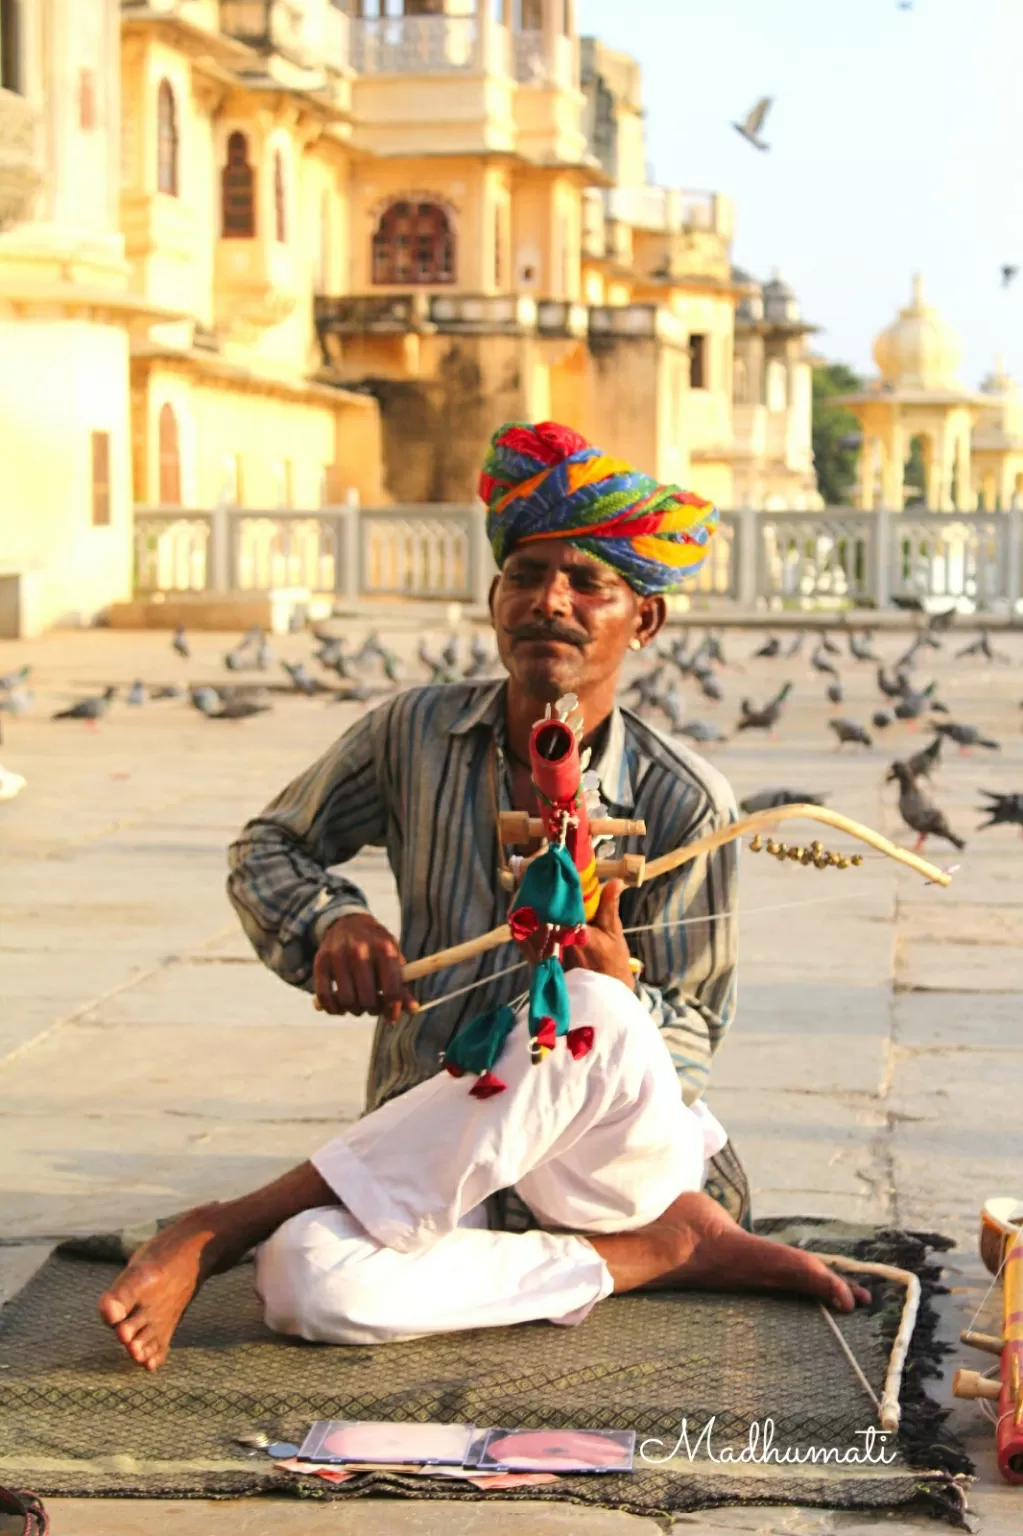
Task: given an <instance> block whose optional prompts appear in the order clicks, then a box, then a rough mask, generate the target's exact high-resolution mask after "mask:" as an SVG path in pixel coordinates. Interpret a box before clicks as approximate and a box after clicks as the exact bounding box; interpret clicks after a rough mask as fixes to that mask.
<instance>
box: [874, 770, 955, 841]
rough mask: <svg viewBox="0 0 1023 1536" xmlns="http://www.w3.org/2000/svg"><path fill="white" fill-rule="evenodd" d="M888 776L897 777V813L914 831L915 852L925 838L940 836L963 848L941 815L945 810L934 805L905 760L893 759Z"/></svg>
mask: <svg viewBox="0 0 1023 1536" xmlns="http://www.w3.org/2000/svg"><path fill="white" fill-rule="evenodd" d="M888 779H889V781H891V780H895V779H897V780H898V784H899V814H900V816H901V817H902V819H903V821H904V822H905V823H906V826H907V827H909V828H910V830H911V831H913V832H915V833H916V834H917V839H916V846H915V848H914V852H915V853H919V852H920V850H921V848H922V847H923V845H924V843H925V842H926V840H927V838H929V837H943V838H944V839H945V841H946V842H949V843H951V844H952V845H953V847H955V848H965V847H966V844H965V842H964V841H963V839H962V838H961V837H956V835H955V833H954V832H953V831H952V828H951V827H950V826H949V824H948V822H947V821H946V819H945V813H944V811H942V810H939V808H938V807H937V806H936V805H935V803H934V801H933V800H932V799H931V797H930V795H928V793H927V791H926V790H925V789H922V788H921V787H920V784H919V781H918V780H917V778H916V776H915V774H914V773H913V772H912V770H911V768H910V766H909V764H908V763H893V764H892V766H891V769H890V771H889V773H888Z"/></svg>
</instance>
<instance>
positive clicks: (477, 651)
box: [465, 633, 490, 681]
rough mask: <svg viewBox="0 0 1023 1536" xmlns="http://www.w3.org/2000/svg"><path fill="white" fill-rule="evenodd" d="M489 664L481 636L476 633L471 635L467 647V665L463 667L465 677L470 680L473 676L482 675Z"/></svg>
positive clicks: (488, 656) (488, 655)
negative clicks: (469, 643)
mask: <svg viewBox="0 0 1023 1536" xmlns="http://www.w3.org/2000/svg"><path fill="white" fill-rule="evenodd" d="M489 666H490V654H489V652H488V651H487V647H486V643H485V641H484V639H483V636H482V635H481V634H479V633H476V634H474V635H473V637H472V644H471V645H470V647H469V665H468V666H467V667H466V669H465V677H466V678H467V679H469V680H470V681H471V680H472V679H473V678H477V677H482V676H483V674H484V672H486V670H487V668H488V667H489Z"/></svg>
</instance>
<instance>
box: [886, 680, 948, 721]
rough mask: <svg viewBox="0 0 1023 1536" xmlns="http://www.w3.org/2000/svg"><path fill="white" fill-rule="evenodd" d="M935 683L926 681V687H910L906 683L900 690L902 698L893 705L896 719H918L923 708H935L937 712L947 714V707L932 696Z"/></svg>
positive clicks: (935, 686)
mask: <svg viewBox="0 0 1023 1536" xmlns="http://www.w3.org/2000/svg"><path fill="white" fill-rule="evenodd" d="M937 686H938V685H937V683H933V682H932V683H928V684H927V687H926V688H911V687H910V686H909V684H908V683H907V684H906V686H905V687H904V689H903V691H902V698H901V699H900V700H899V702H898V703H897V704H896V706H895V718H896V720H919V718H920V716H921V715H922V714H923V712H924V710H925V709H932V710H937V711H938V712H939V714H942V715H947V714H948V709H947V708H946V706H945V705H944V704H942V703H941V701H940V700H939V699H936V698H935V697H934V690H935V689H936V688H937Z"/></svg>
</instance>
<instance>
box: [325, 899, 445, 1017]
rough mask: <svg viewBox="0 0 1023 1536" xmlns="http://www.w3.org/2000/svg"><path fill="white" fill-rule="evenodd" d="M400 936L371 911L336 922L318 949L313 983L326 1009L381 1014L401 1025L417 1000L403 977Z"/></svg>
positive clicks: (403, 958) (414, 1006)
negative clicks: (395, 935)
mask: <svg viewBox="0 0 1023 1536" xmlns="http://www.w3.org/2000/svg"><path fill="white" fill-rule="evenodd" d="M404 964H405V957H404V956H403V955H402V953H401V950H400V949H399V948H398V943H397V940H396V939H395V938H394V936H393V935H392V934H390V933H388V931H387V929H386V928H385V927H384V926H383V924H382V923H378V922H377V920H376V918H375V917H371V916H370V914H369V913H368V912H349V913H347V914H346V915H345V916H344V917H339V918H338V919H337V921H336V922H334V923H331V925H330V927H329V928H328V929H327V931H326V933H325V934H324V936H323V942H322V944H321V945H320V947H319V949H318V950H317V951H316V959H315V960H314V962H313V987H314V990H315V992H316V996H317V999H318V1001H319V1004H320V1007H321V1008H322V1009H323V1011H324V1013H373V1014H379V1015H380V1017H381V1018H384V1019H386V1020H387V1022H388V1023H389V1024H396V1023H397V1022H398V1019H399V1018H400V1017H401V1015H402V1013H404V1012H409V1013H415V1011H416V1009H417V1008H418V1006H419V1005H418V1003H417V1002H416V1000H415V998H414V997H413V996H412V993H411V992H410V991H409V989H408V987H407V986H406V985H405V983H404V981H403V980H402V976H401V972H402V967H403V965H404Z"/></svg>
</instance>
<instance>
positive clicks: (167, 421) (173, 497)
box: [159, 404, 181, 507]
mask: <svg viewBox="0 0 1023 1536" xmlns="http://www.w3.org/2000/svg"><path fill="white" fill-rule="evenodd" d="M159 437H160V505H161V507H179V506H180V505H181V454H180V451H179V448H178V418H177V417H176V416H175V414H174V407H173V406H172V405H169V404H165V405H162V406H161V407H160V427H159Z"/></svg>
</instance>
